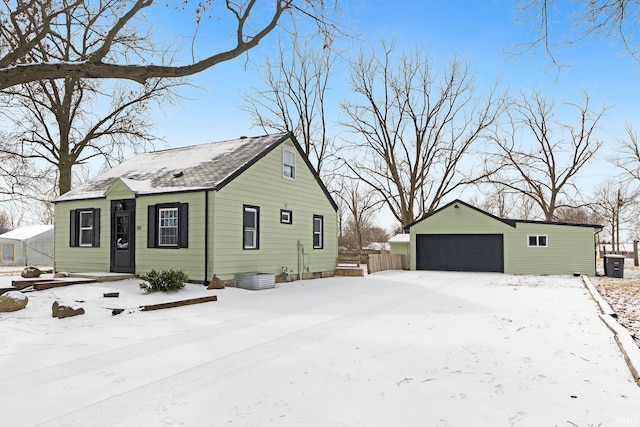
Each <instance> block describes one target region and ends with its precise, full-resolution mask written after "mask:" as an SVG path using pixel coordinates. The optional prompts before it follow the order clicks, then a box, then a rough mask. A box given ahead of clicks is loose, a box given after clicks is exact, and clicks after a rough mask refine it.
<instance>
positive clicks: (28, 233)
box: [0, 225, 53, 240]
mask: <svg viewBox="0 0 640 427" xmlns="http://www.w3.org/2000/svg"><path fill="white" fill-rule="evenodd" d="M50 230H53V225H29V226H26V227H20V228H16V229H15V230H12V231H7V232H6V233H4V234H0V239H10V240H27V239H29V238H31V237H34V236H37V235H39V234H42V233H46V232H47V231H50Z"/></svg>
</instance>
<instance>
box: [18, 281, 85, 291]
mask: <svg viewBox="0 0 640 427" xmlns="http://www.w3.org/2000/svg"><path fill="white" fill-rule="evenodd" d="M95 282H96V280H95V279H66V278H65V279H21V280H12V281H11V286H13V287H14V288H15V290H22V289H25V288H28V287H30V286H33V289H35V290H37V291H42V290H44V289H51V288H59V287H61V286H69V285H80V284H84V283H95Z"/></svg>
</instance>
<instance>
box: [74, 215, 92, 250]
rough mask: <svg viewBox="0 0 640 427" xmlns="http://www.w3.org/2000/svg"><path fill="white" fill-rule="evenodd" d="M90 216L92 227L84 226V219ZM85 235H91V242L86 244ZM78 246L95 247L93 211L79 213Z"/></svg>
mask: <svg viewBox="0 0 640 427" xmlns="http://www.w3.org/2000/svg"><path fill="white" fill-rule="evenodd" d="M85 215H86V216H88V217H89V219H90V221H89V222H90V223H91V225H90V226H83V225H82V224H83V221H82V218H83V217H84V216H85ZM85 231H89V232H90V233H84V232H85ZM85 234H88V235H89V241H88V242H85V241H84V240H83V237H84V235H85ZM78 246H85V247H86V246H93V211H80V212H79V213H78Z"/></svg>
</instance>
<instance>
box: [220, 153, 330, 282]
mask: <svg viewBox="0 0 640 427" xmlns="http://www.w3.org/2000/svg"><path fill="white" fill-rule="evenodd" d="M283 147H287V148H290V149H293V150H295V148H294V146H293V144H292V143H291V142H289V141H286V142H284V143H283V144H281V145H280V146H279V147H277V148H276V149H274V150H273V151H271V152H270V153H269V154H267V155H266V156H265V157H263V158H262V159H260V160H259V161H258V162H257V163H255V164H254V165H253V166H251V167H250V168H249V169H247V170H246V171H245V172H244V173H242V175H240V176H239V177H237V178H236V179H235V180H233V181H232V182H231V183H230V184H228V185H227V186H225V187H224V188H223V189H221V190H220V191H218V192H217V194H216V197H215V199H216V207H217V209H216V211H215V219H214V221H213V222H214V224H215V242H214V251H213V252H214V254H215V255H214V272H215V274H216V275H217V276H218V277H220V278H221V279H223V280H224V279H231V278H233V274H234V273H239V272H263V273H274V274H279V273H281V271H282V267H287V268H288V271H289V272H290V273H294V274H297V273H301V272H302V273H305V272H320V271H333V270H335V265H336V257H337V256H338V251H337V215H336V212H335V210H334V209H333V207H332V205H331V203H330V202H329V200H328V199H327V197H326V195H325V194H324V192H323V191H322V189H321V188H320V186H319V185H318V183H317V182H316V180H315V178H314V176H313V174H312V173H311V171H310V170H309V169H308V168H307V167H306V165H305V163H304V161H303V159H302V158H301V157H300V155H299V153H298V152H297V151H296V177H295V179H289V178H285V177H283V176H282V148H283ZM243 205H253V206H259V207H260V231H259V242H260V247H259V249H257V250H245V249H243V248H242V231H243V230H242V213H243ZM281 209H285V210H290V211H292V212H293V224H281V223H280V210H281ZM313 215H322V216H323V217H324V249H313ZM298 242H300V243H302V244H303V245H304V248H303V249H300V250H299V248H298Z"/></svg>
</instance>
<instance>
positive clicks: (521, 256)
mask: <svg viewBox="0 0 640 427" xmlns="http://www.w3.org/2000/svg"><path fill="white" fill-rule="evenodd" d="M593 233H594V230H593V228H589V227H576V226H569V225H559V224H535V223H523V222H519V223H518V224H517V228H516V230H514V231H513V232H511V233H509V234H507V235H505V273H514V274H572V273H574V272H579V273H583V274H587V275H590V276H593V275H595V273H596V272H595V246H594V239H593ZM529 235H546V236H547V246H546V247H528V238H527V236H529ZM507 245H508V247H509V250H507V249H506V247H507Z"/></svg>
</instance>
